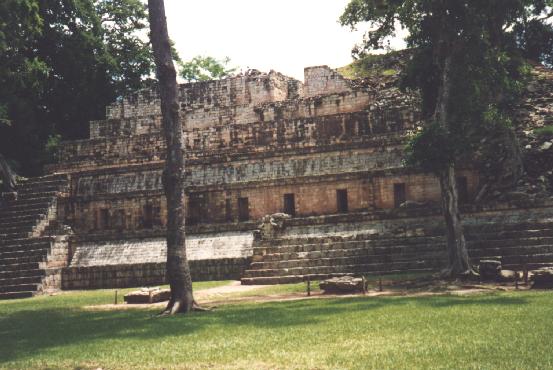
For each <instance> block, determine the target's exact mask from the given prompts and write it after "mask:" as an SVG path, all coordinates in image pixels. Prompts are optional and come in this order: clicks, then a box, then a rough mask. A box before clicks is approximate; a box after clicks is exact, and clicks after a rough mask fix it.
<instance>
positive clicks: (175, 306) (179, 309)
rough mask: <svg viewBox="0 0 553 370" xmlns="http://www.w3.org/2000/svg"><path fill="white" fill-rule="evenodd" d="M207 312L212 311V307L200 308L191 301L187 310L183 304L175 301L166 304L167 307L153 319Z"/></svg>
mask: <svg viewBox="0 0 553 370" xmlns="http://www.w3.org/2000/svg"><path fill="white" fill-rule="evenodd" d="M208 311H212V307H203V306H200V305H199V304H198V303H197V302H196V301H195V300H194V301H192V304H191V305H190V307H188V309H185V308H184V307H183V302H181V301H175V302H172V301H169V303H168V304H167V307H166V308H165V309H164V310H163V311H161V312H160V313H158V314H157V315H155V317H165V316H173V315H176V314H178V313H189V312H208Z"/></svg>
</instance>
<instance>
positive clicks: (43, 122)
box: [0, 0, 153, 174]
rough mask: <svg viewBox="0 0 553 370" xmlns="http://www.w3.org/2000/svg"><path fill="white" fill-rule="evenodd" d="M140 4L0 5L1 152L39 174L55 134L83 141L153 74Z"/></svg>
mask: <svg viewBox="0 0 553 370" xmlns="http://www.w3.org/2000/svg"><path fill="white" fill-rule="evenodd" d="M146 21H147V13H146V8H145V5H144V4H143V3H142V2H141V1H140V0H70V1H66V0H40V1H39V0H3V1H1V2H0V86H2V89H1V90H0V111H1V112H0V114H1V116H0V119H7V120H10V121H11V122H12V126H11V129H9V130H5V129H3V135H0V148H1V150H2V152H3V153H4V154H5V155H6V157H10V158H14V159H16V160H17V161H18V162H19V163H21V164H23V168H24V170H25V172H26V173H27V174H37V173H39V172H40V171H41V167H42V165H43V164H44V160H45V158H47V157H48V153H46V152H45V148H46V146H45V144H46V142H47V140H48V137H49V136H51V135H61V136H62V137H63V138H64V139H75V138H85V137H87V135H88V121H90V120H93V119H100V118H103V116H104V112H105V106H106V105H107V104H109V103H111V102H113V101H114V100H115V98H116V97H117V96H120V95H122V94H125V93H127V92H129V91H132V90H136V89H138V88H140V87H141V86H142V84H143V82H144V80H145V79H148V78H150V76H151V74H152V72H153V59H152V55H151V51H150V47H149V44H148V43H147V42H146V41H143V39H144V37H143V33H144V32H145V31H146V29H147V23H146Z"/></svg>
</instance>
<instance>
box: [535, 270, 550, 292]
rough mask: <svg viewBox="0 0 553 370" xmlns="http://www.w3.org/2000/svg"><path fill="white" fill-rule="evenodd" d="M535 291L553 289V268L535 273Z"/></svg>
mask: <svg viewBox="0 0 553 370" xmlns="http://www.w3.org/2000/svg"><path fill="white" fill-rule="evenodd" d="M533 273H534V274H533V275H534V276H533V279H534V284H533V285H532V288H533V289H553V267H549V268H543V269H540V270H535V271H533Z"/></svg>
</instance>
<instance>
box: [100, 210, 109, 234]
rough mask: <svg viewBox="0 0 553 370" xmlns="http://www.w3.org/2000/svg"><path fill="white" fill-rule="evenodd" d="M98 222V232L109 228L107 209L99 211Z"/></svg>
mask: <svg viewBox="0 0 553 370" xmlns="http://www.w3.org/2000/svg"><path fill="white" fill-rule="evenodd" d="M99 218H100V221H99V223H98V228H99V229H100V230H107V229H109V228H110V224H111V222H110V219H109V209H107V208H102V209H100V217H99Z"/></svg>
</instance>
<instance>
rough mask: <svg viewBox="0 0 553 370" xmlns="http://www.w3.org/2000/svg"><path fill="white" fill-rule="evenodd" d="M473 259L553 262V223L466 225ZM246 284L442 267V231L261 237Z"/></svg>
mask: <svg viewBox="0 0 553 370" xmlns="http://www.w3.org/2000/svg"><path fill="white" fill-rule="evenodd" d="M465 231H466V237H467V247H468V249H469V255H470V256H471V258H472V260H473V262H474V263H478V261H479V260H480V259H488V258H494V259H499V260H501V261H502V264H503V266H504V268H506V269H521V268H522V267H523V266H524V265H526V266H527V267H528V268H529V269H534V268H539V267H543V266H550V265H551V264H553V223H550V222H545V223H531V224H527V223H513V224H495V223H494V224H482V225H477V226H476V225H474V226H467V227H465ZM253 254H254V255H253V262H252V264H251V265H250V267H249V269H248V270H246V271H245V272H244V275H243V277H242V284H245V285H253V284H286V283H294V282H301V281H304V280H306V279H307V278H310V279H314V280H315V279H325V278H329V277H334V276H343V275H352V274H354V275H361V274H362V275H375V274H389V273H397V272H424V271H439V270H440V269H441V268H443V267H444V266H445V263H446V258H447V254H446V249H445V239H444V237H443V231H442V230H440V229H436V228H429V229H428V230H425V231H424V232H422V233H421V232H420V231H419V234H418V235H409V236H394V235H390V234H387V235H373V234H362V233H360V234H357V235H355V236H347V237H341V236H321V237H296V238H282V239H273V240H269V241H260V242H259V243H258V245H257V246H256V247H254V253H253Z"/></svg>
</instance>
